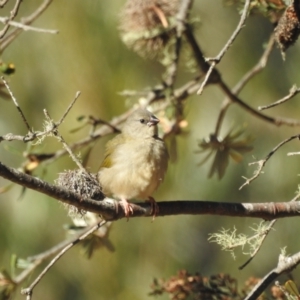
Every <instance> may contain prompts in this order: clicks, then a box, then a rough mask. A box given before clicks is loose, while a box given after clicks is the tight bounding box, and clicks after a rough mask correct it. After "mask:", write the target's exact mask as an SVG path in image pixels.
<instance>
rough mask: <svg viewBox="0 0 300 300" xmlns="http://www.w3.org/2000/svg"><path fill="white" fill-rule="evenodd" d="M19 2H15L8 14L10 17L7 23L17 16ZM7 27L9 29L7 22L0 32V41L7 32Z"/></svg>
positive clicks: (19, 0) (17, 0)
mask: <svg viewBox="0 0 300 300" xmlns="http://www.w3.org/2000/svg"><path fill="white" fill-rule="evenodd" d="M21 2H22V0H16V3H15V6H14V8H13V10H12V11H11V12H10V17H9V18H8V20H9V21H12V20H13V19H14V18H15V17H16V16H17V14H18V11H19V8H20V5H21ZM9 27H10V22H7V23H6V24H5V25H4V27H3V29H2V30H1V31H0V39H2V38H3V37H4V35H5V34H6V32H7V30H8V29H9Z"/></svg>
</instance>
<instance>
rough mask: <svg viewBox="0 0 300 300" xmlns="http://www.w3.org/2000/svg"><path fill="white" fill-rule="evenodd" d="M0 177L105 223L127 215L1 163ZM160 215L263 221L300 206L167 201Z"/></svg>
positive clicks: (146, 211) (144, 212)
mask: <svg viewBox="0 0 300 300" xmlns="http://www.w3.org/2000/svg"><path fill="white" fill-rule="evenodd" d="M0 176H1V177H3V178H5V179H8V180H10V181H12V182H14V183H17V184H19V185H21V186H24V187H27V188H30V189H33V190H35V191H38V192H41V193H43V194H46V195H48V196H50V197H52V198H55V199H57V200H60V201H61V202H64V203H67V204H70V205H73V206H75V207H77V208H79V209H83V210H86V211H91V212H94V213H97V214H100V215H101V216H102V217H103V218H104V219H106V220H117V219H120V218H124V217H125V214H124V211H123V209H122V206H121V205H120V203H119V201H116V200H114V199H110V198H105V199H104V200H102V201H96V200H92V199H84V198H82V197H81V196H80V195H78V194H76V193H73V192H71V191H68V190H66V189H64V188H62V187H58V186H55V185H52V184H50V183H47V182H45V181H43V180H41V179H38V178H36V177H34V176H31V175H28V174H25V173H22V172H20V171H18V170H16V169H14V168H9V167H7V166H5V165H4V164H2V163H0ZM158 204H159V213H157V215H156V217H159V216H171V215H222V216H233V217H250V218H261V219H264V220H273V219H277V218H285V217H297V216H300V203H299V202H298V201H295V202H278V203H274V202H269V203H229V202H211V201H201V200H199V201H167V202H159V203H158ZM132 207H133V214H132V215H131V217H142V216H143V217H145V216H147V217H149V216H151V212H152V209H151V205H150V204H148V203H146V202H145V203H133V204H132Z"/></svg>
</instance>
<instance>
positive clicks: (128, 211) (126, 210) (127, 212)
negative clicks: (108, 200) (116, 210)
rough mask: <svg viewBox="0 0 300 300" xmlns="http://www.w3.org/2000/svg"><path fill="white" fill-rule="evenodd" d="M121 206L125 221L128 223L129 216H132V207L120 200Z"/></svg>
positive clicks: (125, 201) (124, 200)
mask: <svg viewBox="0 0 300 300" xmlns="http://www.w3.org/2000/svg"><path fill="white" fill-rule="evenodd" d="M121 205H122V206H123V208H124V214H125V217H126V218H127V221H128V220H129V215H130V214H133V208H132V205H131V204H130V203H129V202H128V201H127V200H126V199H122V200H121Z"/></svg>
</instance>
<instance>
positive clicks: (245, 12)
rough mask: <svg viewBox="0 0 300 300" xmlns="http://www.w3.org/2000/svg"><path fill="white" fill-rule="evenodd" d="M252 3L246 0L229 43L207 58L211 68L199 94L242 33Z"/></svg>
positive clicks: (198, 92) (199, 93)
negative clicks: (216, 53) (214, 55)
mask: <svg viewBox="0 0 300 300" xmlns="http://www.w3.org/2000/svg"><path fill="white" fill-rule="evenodd" d="M250 3H251V0H246V1H245V5H244V8H243V13H242V15H241V18H240V21H239V23H238V25H237V27H236V29H235V30H234V32H233V33H232V35H231V37H230V38H229V40H228V41H227V43H226V44H225V46H224V47H223V49H222V50H221V51H220V53H219V54H218V55H217V56H216V57H214V58H208V59H206V61H212V63H211V65H210V68H209V70H208V72H207V73H206V76H205V78H204V80H203V82H202V84H201V86H200V88H199V90H198V91H197V94H198V95H201V94H202V92H203V89H204V87H205V85H206V83H207V81H208V79H209V77H210V75H211V73H212V70H213V69H214V68H215V66H216V65H217V64H218V63H219V62H220V61H221V59H222V57H223V56H224V55H225V53H226V52H227V51H228V49H229V47H230V46H231V45H232V43H233V42H234V40H235V39H236V37H237V36H238V34H239V33H240V31H241V30H242V28H243V26H244V25H245V22H246V19H247V15H248V11H249V7H250Z"/></svg>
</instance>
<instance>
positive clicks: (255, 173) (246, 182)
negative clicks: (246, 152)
mask: <svg viewBox="0 0 300 300" xmlns="http://www.w3.org/2000/svg"><path fill="white" fill-rule="evenodd" d="M299 138H300V135H299V134H297V135H293V136H291V137H289V138H287V139H285V140H284V141H282V142H281V143H279V144H278V145H277V146H276V147H275V148H273V149H272V151H271V152H270V153H269V154H268V155H267V156H266V157H265V158H264V159H261V160H259V161H255V162H252V163H250V164H249V165H254V164H258V169H257V170H256V171H255V172H254V175H253V176H252V177H251V178H247V177H243V178H244V179H245V180H246V181H245V183H244V184H242V186H241V187H240V188H239V189H240V190H241V189H242V188H243V187H244V186H245V185H248V184H250V183H251V182H252V181H253V180H255V179H256V178H257V177H258V176H259V175H260V174H261V173H262V169H263V167H264V166H265V164H266V163H267V161H268V160H269V159H270V158H271V157H272V155H273V154H274V153H275V152H276V151H277V150H278V149H279V148H281V147H282V146H283V145H285V144H286V143H288V142H290V141H292V140H294V139H299Z"/></svg>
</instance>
